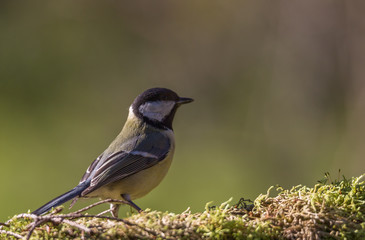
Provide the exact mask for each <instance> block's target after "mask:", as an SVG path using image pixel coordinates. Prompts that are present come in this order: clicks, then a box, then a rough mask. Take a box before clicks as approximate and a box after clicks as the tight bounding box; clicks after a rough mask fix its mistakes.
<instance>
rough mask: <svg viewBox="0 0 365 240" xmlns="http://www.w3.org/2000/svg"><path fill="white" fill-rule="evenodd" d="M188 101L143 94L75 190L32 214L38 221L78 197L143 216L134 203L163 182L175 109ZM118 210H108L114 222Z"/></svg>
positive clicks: (161, 92)
mask: <svg viewBox="0 0 365 240" xmlns="http://www.w3.org/2000/svg"><path fill="white" fill-rule="evenodd" d="M192 101H193V99H191V98H184V97H179V96H178V95H177V94H176V93H175V92H173V91H172V90H169V89H166V88H151V89H148V90H146V91H144V92H143V93H142V94H140V95H139V96H138V97H137V98H136V99H135V100H134V101H133V103H132V105H131V106H130V107H129V115H128V118H127V121H126V123H125V125H124V127H123V129H122V131H121V132H120V133H119V135H118V136H117V137H116V138H115V140H114V141H113V142H112V143H111V144H110V145H109V147H108V148H107V149H106V150H105V151H104V152H103V153H102V154H101V155H100V156H99V157H98V158H96V160H94V161H93V162H92V163H91V165H90V166H89V167H88V169H87V170H86V172H85V174H84V175H83V177H82V178H81V180H80V182H79V184H78V185H77V186H76V187H75V188H73V189H72V190H70V191H68V192H66V193H64V194H62V195H61V196H59V197H56V198H55V199H53V200H51V201H50V202H48V203H46V204H45V205H43V206H42V207H40V208H38V209H37V210H35V211H34V212H33V214H35V215H41V214H43V213H45V212H47V211H49V210H50V209H52V208H53V207H57V206H59V205H61V204H63V203H65V202H67V201H69V200H71V199H74V201H73V203H74V202H76V201H77V199H78V198H80V197H82V198H88V197H99V198H100V199H118V200H125V201H127V202H128V203H129V204H130V205H131V206H133V207H134V208H135V209H137V210H138V211H141V208H139V207H138V206H137V205H136V204H134V203H133V202H132V200H134V199H137V198H140V197H143V196H144V195H146V194H147V193H149V192H150V191H151V190H152V189H154V188H155V187H156V186H157V185H158V184H159V183H160V182H161V181H162V179H163V178H164V177H165V175H166V173H167V171H168V169H169V167H170V165H171V161H172V157H173V154H174V148H175V141H174V133H173V130H172V121H173V119H174V116H175V113H176V110H177V109H178V107H179V106H181V105H182V104H186V103H190V102H192ZM72 205H73V204H72ZM119 207H120V204H112V205H111V213H112V215H113V216H114V217H117V216H118V210H119Z"/></svg>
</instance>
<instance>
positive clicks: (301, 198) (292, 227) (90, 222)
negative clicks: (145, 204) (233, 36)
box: [0, 175, 365, 239]
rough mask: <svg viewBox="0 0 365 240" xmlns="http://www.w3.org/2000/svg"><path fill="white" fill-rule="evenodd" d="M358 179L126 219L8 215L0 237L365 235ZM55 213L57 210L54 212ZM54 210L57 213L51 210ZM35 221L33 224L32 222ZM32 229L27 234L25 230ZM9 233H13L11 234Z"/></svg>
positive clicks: (363, 191)
mask: <svg viewBox="0 0 365 240" xmlns="http://www.w3.org/2000/svg"><path fill="white" fill-rule="evenodd" d="M364 176H365V175H362V176H360V177H356V178H351V179H346V178H343V179H342V180H341V181H334V182H331V181H330V179H329V178H328V176H327V178H326V179H325V180H322V181H321V182H320V183H318V184H316V185H315V186H313V187H312V188H310V187H306V186H302V185H299V186H295V187H292V188H291V189H283V188H281V187H276V190H277V191H278V193H277V194H276V196H273V197H271V196H270V193H271V192H272V191H273V189H274V187H271V188H269V189H268V192H267V193H266V194H261V195H260V196H258V197H257V198H256V200H255V201H254V202H253V203H250V202H247V201H245V200H241V201H240V202H239V203H238V204H235V205H233V206H230V204H229V203H230V201H228V202H225V203H222V204H221V205H220V206H217V207H214V206H213V207H212V206H210V204H207V205H206V208H205V211H203V212H201V213H191V212H190V211H189V210H186V211H185V212H183V213H180V214H175V213H169V212H159V211H151V210H145V211H144V212H143V213H140V214H134V215H132V216H130V217H128V218H126V219H115V218H112V217H100V216H99V217H97V216H90V215H86V214H80V213H74V215H72V214H67V215H66V214H59V213H57V214H56V213H55V214H53V215H52V216H50V215H47V216H46V217H43V218H42V217H40V218H35V216H32V215H31V214H23V215H18V216H14V217H13V218H12V219H10V220H9V221H8V222H7V223H5V224H2V225H1V231H2V233H1V235H0V237H1V238H2V239H5V238H6V239H17V238H19V237H20V236H23V237H26V236H27V235H28V236H30V239H40V238H41V239H54V238H59V239H67V238H68V239H83V238H87V239H204V238H205V239H365V182H364V180H363V177H364ZM58 211H59V210H58ZM56 212H57V211H56ZM35 222H37V225H34V223H35ZM32 227H35V228H34V231H33V232H32V234H31V235H29V231H30V230H31V229H32ZM11 234H13V235H11Z"/></svg>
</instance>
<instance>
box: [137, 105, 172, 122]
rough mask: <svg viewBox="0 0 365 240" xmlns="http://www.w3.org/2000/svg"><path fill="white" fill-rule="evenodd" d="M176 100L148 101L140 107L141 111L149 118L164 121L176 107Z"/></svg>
mask: <svg viewBox="0 0 365 240" xmlns="http://www.w3.org/2000/svg"><path fill="white" fill-rule="evenodd" d="M174 106H175V102H173V101H155V102H146V103H145V104H143V105H141V106H140V107H139V109H138V110H139V112H140V113H141V114H142V115H143V116H144V117H147V118H149V119H153V120H157V121H162V120H163V119H164V118H165V117H166V116H167V115H169V114H170V112H171V110H172V109H173V108H174Z"/></svg>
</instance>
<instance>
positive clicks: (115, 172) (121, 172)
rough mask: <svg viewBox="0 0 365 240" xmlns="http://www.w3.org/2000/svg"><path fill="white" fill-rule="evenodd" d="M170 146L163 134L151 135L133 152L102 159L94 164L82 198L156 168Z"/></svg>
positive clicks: (124, 152)
mask: <svg viewBox="0 0 365 240" xmlns="http://www.w3.org/2000/svg"><path fill="white" fill-rule="evenodd" d="M170 146H171V142H170V139H168V138H167V137H166V136H165V135H163V134H161V133H155V134H149V136H148V138H141V141H139V142H138V144H137V145H136V147H135V148H134V149H133V150H132V151H124V150H121V151H119V152H116V153H113V154H111V155H110V156H108V157H106V158H105V157H104V158H103V157H102V158H101V160H99V161H98V162H97V163H95V164H94V165H95V166H94V168H93V169H92V170H91V171H92V173H91V174H89V176H90V177H91V179H89V180H90V186H89V187H88V188H87V189H86V190H85V191H83V192H82V196H85V195H86V194H88V193H90V192H92V191H94V190H95V189H97V188H99V187H101V186H104V185H106V184H109V183H112V182H116V181H118V180H121V179H123V178H126V177H128V176H130V175H132V174H135V173H137V172H140V171H142V170H144V169H147V168H150V167H152V166H154V165H155V164H157V163H158V162H159V161H161V160H163V159H164V158H165V157H166V155H167V154H168V153H169V150H170ZM92 165H93V164H92ZM90 177H89V178H90Z"/></svg>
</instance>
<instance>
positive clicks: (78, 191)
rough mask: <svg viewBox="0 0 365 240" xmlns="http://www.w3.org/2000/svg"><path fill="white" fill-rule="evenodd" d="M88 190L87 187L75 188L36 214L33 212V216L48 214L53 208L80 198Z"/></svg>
mask: <svg viewBox="0 0 365 240" xmlns="http://www.w3.org/2000/svg"><path fill="white" fill-rule="evenodd" d="M86 188H87V186H85V185H78V186H76V187H75V188H73V189H72V190H70V191H68V192H66V193H64V194H62V195H61V196H58V197H56V198H55V199H53V200H51V201H49V202H48V203H46V204H44V205H43V206H42V207H40V208H38V209H37V210H35V211H34V212H32V214H35V215H41V214H43V213H45V212H48V211H49V210H51V209H52V208H54V207H57V206H59V205H61V204H63V203H65V202H67V201H68V200H71V199H73V198H75V197H77V196H79V195H80V194H81V193H82V191H84V190H85V189H86Z"/></svg>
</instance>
